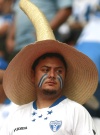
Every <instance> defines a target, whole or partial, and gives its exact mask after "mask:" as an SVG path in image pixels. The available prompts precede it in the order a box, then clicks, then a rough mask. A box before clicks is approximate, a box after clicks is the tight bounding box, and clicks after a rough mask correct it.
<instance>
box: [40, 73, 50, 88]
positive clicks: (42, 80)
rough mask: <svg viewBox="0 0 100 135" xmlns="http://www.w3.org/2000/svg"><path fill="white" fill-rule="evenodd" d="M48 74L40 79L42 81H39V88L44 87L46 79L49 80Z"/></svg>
mask: <svg viewBox="0 0 100 135" xmlns="http://www.w3.org/2000/svg"><path fill="white" fill-rule="evenodd" d="M47 76H48V75H47V74H44V75H43V76H42V77H41V79H40V81H39V84H38V87H41V86H42V84H43V82H44V81H45V79H46V78H47Z"/></svg>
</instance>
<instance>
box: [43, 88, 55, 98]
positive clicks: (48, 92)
mask: <svg viewBox="0 0 100 135" xmlns="http://www.w3.org/2000/svg"><path fill="white" fill-rule="evenodd" d="M43 94H45V95H48V96H49V95H56V94H57V91H56V90H50V89H43Z"/></svg>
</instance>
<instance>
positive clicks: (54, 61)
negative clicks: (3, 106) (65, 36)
mask: <svg viewBox="0 0 100 135" xmlns="http://www.w3.org/2000/svg"><path fill="white" fill-rule="evenodd" d="M20 6H21V8H22V9H23V11H24V12H25V13H26V14H27V15H28V17H29V18H30V20H31V21H32V23H34V25H35V28H36V33H37V42H36V43H34V44H30V45H28V46H26V47H25V48H23V49H22V50H21V51H20V52H19V53H18V54H17V55H16V57H15V58H14V59H13V60H12V61H11V62H10V64H9V66H8V68H7V70H6V71H5V74H4V78H3V87H4V90H5V93H6V95H7V96H8V97H9V98H10V99H11V100H12V101H13V102H14V103H16V104H18V105H20V106H19V108H18V109H17V110H16V111H15V112H14V113H13V115H11V116H10V117H9V120H8V122H7V123H6V125H4V126H3V128H2V129H1V131H0V134H3V135H14V134H16V135H25V134H26V135H29V134H30V135H32V134H35V135H40V134H44V135H46V134H47V135H97V133H96V129H95V126H94V123H93V121H92V118H91V116H90V115H89V113H88V112H87V111H86V109H85V108H84V107H83V106H82V105H80V104H84V103H85V102H86V101H87V100H88V99H89V98H90V97H91V96H92V94H93V93H94V92H95V89H96V87H97V83H98V74H97V69H96V67H95V64H94V63H93V62H92V61H91V60H90V59H89V58H88V57H87V56H85V55H84V54H82V53H80V52H78V51H77V50H75V49H74V48H73V47H71V46H68V45H66V44H64V43H61V42H58V41H56V40H55V37H54V35H53V32H52V30H51V28H50V27H49V23H48V22H47V20H46V19H45V16H44V15H43V14H42V13H41V12H40V10H39V9H38V8H37V7H36V6H35V5H34V4H32V3H31V2H30V1H28V0H26V1H25V0H21V1H20ZM30 11H31V12H30ZM33 13H34V18H33ZM38 19H39V20H40V19H41V21H40V22H39V21H38ZM41 26H42V27H41ZM40 28H41V29H40ZM72 100H73V101H72ZM77 102H78V103H77ZM9 122H10V124H9Z"/></svg>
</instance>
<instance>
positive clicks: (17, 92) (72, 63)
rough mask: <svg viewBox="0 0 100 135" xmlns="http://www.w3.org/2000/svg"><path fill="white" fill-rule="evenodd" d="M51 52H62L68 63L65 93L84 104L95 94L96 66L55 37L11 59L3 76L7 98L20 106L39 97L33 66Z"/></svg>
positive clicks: (96, 81) (31, 45)
mask: <svg viewBox="0 0 100 135" xmlns="http://www.w3.org/2000/svg"><path fill="white" fill-rule="evenodd" d="M49 52H52V53H59V54H61V55H62V56H63V57H64V58H65V61H66V63H67V65H68V69H67V75H66V81H65V86H64V90H63V94H64V95H66V96H67V97H68V98H70V99H72V100H74V101H76V102H79V103H80V104H84V103H85V102H86V101H87V100H88V99H89V98H90V97H91V96H92V95H93V93H94V92H95V90H96V87H97V84H98V72H97V69H96V66H95V65H94V63H93V62H92V61H91V60H90V59H89V58H88V57H87V56H86V55H84V54H82V53H81V52H79V51H77V50H76V49H75V48H73V47H71V46H69V45H67V44H64V43H60V42H58V41H54V40H45V41H39V42H36V43H35V44H30V45H28V46H26V47H25V48H23V49H22V50H21V51H20V52H19V53H18V54H17V55H16V56H15V58H14V59H13V60H12V61H11V62H10V64H9V66H8V68H7V69H6V72H5V74H4V78H3V87H4V90H5V93H6V95H7V96H8V98H10V99H11V100H12V101H13V102H14V103H16V104H19V105H22V104H26V103H29V102H31V101H33V100H35V99H36V94H35V89H34V86H33V83H32V80H31V71H32V69H31V67H32V64H33V62H34V61H35V60H36V59H37V58H38V57H39V56H41V55H43V54H45V53H49Z"/></svg>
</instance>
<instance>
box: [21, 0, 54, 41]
mask: <svg viewBox="0 0 100 135" xmlns="http://www.w3.org/2000/svg"><path fill="white" fill-rule="evenodd" d="M20 8H21V9H22V10H23V11H24V12H25V14H26V15H27V16H28V17H29V19H30V20H31V22H32V24H33V25H34V27H35V30H36V35H37V41H42V40H48V39H52V40H55V36H54V34H53V31H52V29H51V27H50V25H49V22H48V21H47V19H46V18H45V16H44V14H43V13H42V12H41V11H40V10H39V9H38V8H37V7H36V6H35V5H34V4H33V3H31V2H30V1H29V0H20Z"/></svg>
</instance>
